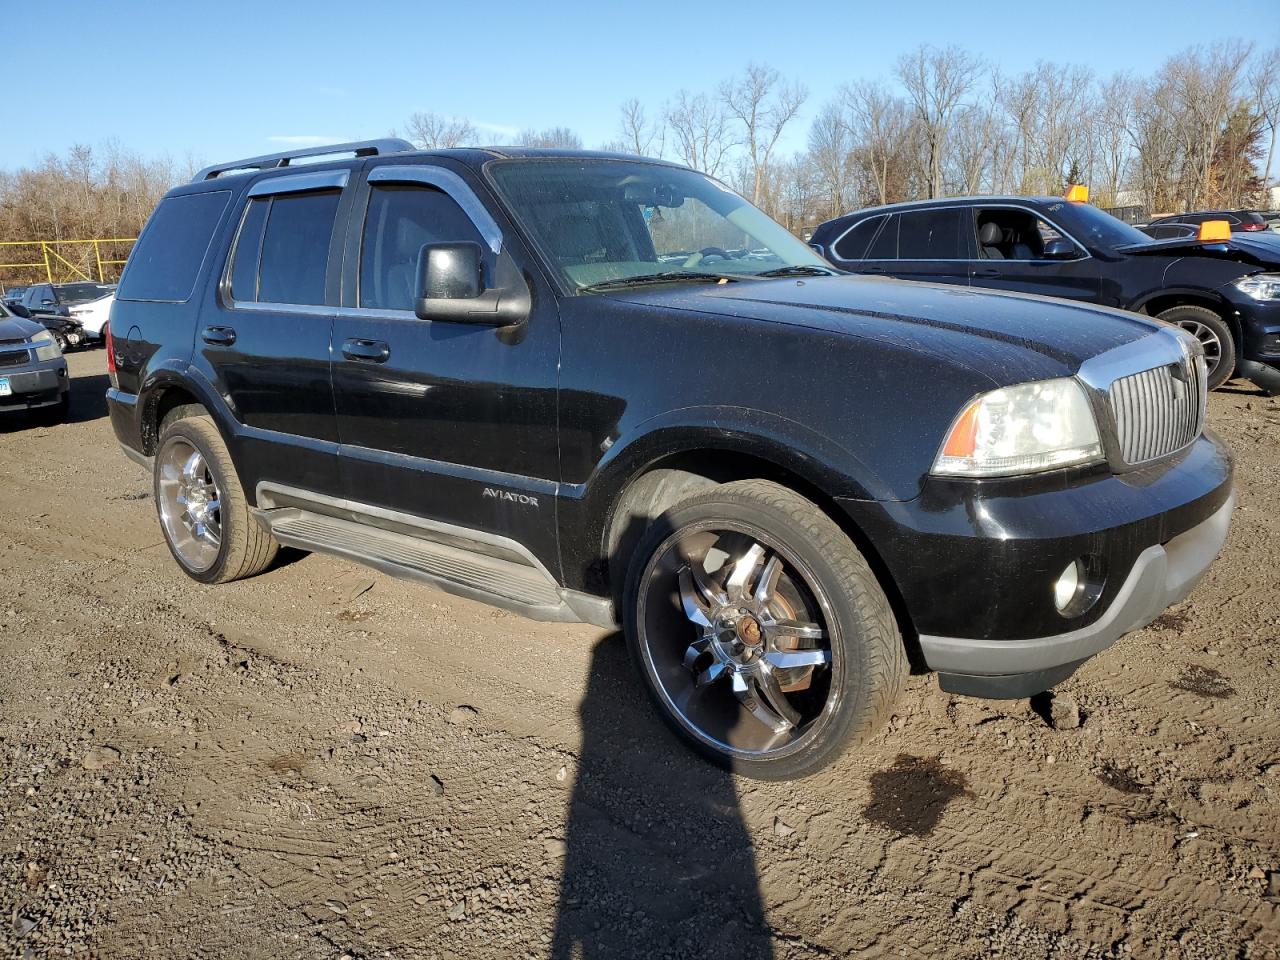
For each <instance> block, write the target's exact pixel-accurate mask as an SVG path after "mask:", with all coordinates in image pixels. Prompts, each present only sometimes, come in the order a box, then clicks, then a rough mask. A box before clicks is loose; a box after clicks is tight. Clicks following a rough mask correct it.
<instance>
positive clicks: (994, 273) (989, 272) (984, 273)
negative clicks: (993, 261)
mask: <svg viewBox="0 0 1280 960" xmlns="http://www.w3.org/2000/svg"><path fill="white" fill-rule="evenodd" d="M973 275H974V276H975V277H998V276H1000V271H999V270H993V269H992V268H991V267H988V268H987V269H985V270H975V271H973Z"/></svg>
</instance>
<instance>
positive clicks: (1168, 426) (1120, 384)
mask: <svg viewBox="0 0 1280 960" xmlns="http://www.w3.org/2000/svg"><path fill="white" fill-rule="evenodd" d="M1207 379H1208V378H1207V376H1206V373H1205V365H1204V360H1203V359H1201V358H1199V357H1186V358H1185V359H1183V360H1182V361H1180V362H1175V363H1167V364H1165V365H1163V366H1159V367H1153V368H1151V369H1150V370H1143V371H1142V372H1141V373H1134V374H1130V375H1129V376H1127V377H1120V378H1119V379H1117V380H1115V381H1114V382H1113V383H1112V384H1111V387H1110V389H1109V390H1108V391H1107V400H1108V404H1109V406H1110V408H1111V417H1112V420H1113V422H1114V423H1115V428H1116V437H1117V439H1118V440H1119V442H1120V455H1121V457H1122V458H1123V459H1124V462H1125V463H1127V464H1130V465H1136V464H1140V463H1147V462H1148V461H1151V460H1156V459H1159V458H1160V457H1163V456H1167V455H1168V454H1170V453H1174V452H1175V451H1178V450H1181V449H1182V448H1183V447H1185V446H1187V445H1188V444H1189V443H1191V441H1193V440H1194V439H1195V438H1196V437H1198V436H1199V435H1200V431H1201V430H1203V429H1204V416H1205V401H1206V398H1207V396H1208V389H1207V386H1208V385H1207V382H1206V381H1207Z"/></svg>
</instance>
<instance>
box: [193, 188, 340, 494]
mask: <svg viewBox="0 0 1280 960" xmlns="http://www.w3.org/2000/svg"><path fill="white" fill-rule="evenodd" d="M349 176H350V172H349V171H347V170H345V169H344V170H336V171H335V170H329V171H316V172H312V173H305V174H294V175H288V176H270V177H267V178H264V179H262V180H260V181H258V183H257V184H255V185H254V186H252V187H250V189H249V197H248V200H247V202H246V204H245V206H244V208H243V210H242V211H241V214H240V220H239V225H238V227H237V233H236V236H235V240H234V244H233V246H232V248H231V253H230V254H229V256H228V259H227V263H226V265H225V269H224V270H223V275H222V281H221V290H220V296H218V297H217V298H214V299H213V301H212V303H211V304H210V305H209V306H206V307H205V308H204V310H203V311H202V313H201V315H200V319H199V323H198V326H197V329H196V342H195V353H194V357H193V361H192V362H193V365H194V366H195V367H196V369H197V370H199V371H200V372H202V373H203V374H204V375H205V376H206V377H207V378H208V379H209V380H210V381H211V382H212V383H213V385H214V386H215V388H216V389H217V390H218V392H219V393H220V394H221V395H222V396H223V397H224V398H226V399H227V401H228V402H229V405H230V407H231V412H232V415H233V416H234V417H235V419H236V420H237V421H238V424H237V428H236V430H235V431H234V436H233V437H231V438H229V439H230V443H231V444H232V446H233V448H234V449H233V450H232V453H233V454H234V455H235V459H236V463H237V465H238V466H239V468H240V470H241V479H242V480H243V481H244V483H245V486H246V487H247V488H249V489H250V490H251V491H252V490H253V489H255V488H256V487H257V485H258V484H259V483H262V482H265V483H269V484H273V485H276V486H283V487H296V488H300V489H302V490H308V491H314V492H318V493H323V494H325V495H328V496H335V497H336V496H340V495H341V482H340V478H339V472H338V435H337V424H336V422H335V419H334V412H333V390H332V387H331V385H330V380H329V365H330V361H329V348H330V339H329V338H330V334H331V332H332V324H333V313H334V306H332V304H336V302H337V300H336V297H337V289H338V276H337V269H336V266H335V267H333V268H332V270H331V267H330V263H331V262H333V263H334V264H337V263H340V262H341V253H342V236H341V231H340V230H336V229H335V227H338V226H339V225H340V224H342V223H343V221H344V215H343V211H344V209H345V205H344V202H343V201H344V193H345V184H346V182H347V179H348V177H349Z"/></svg>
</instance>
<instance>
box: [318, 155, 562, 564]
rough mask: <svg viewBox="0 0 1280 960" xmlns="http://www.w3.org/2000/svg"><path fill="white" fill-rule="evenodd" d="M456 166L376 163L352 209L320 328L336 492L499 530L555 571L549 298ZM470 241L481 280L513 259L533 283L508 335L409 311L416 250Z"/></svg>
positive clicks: (480, 188) (476, 187) (481, 192)
mask: <svg viewBox="0 0 1280 960" xmlns="http://www.w3.org/2000/svg"><path fill="white" fill-rule="evenodd" d="M482 196H487V190H486V188H485V187H484V185H483V184H481V183H480V182H478V181H477V180H475V179H474V178H473V176H472V174H471V173H470V171H469V170H467V169H466V168H465V167H463V166H461V165H456V164H448V163H429V162H424V161H423V160H421V159H420V158H416V159H415V160H414V161H413V162H408V163H405V162H400V163H397V162H391V163H381V164H378V165H376V166H373V167H372V168H371V169H370V171H369V174H368V177H367V180H366V182H365V183H364V184H363V185H362V186H361V189H360V193H359V196H358V198H357V202H356V207H355V210H354V212H353V214H352V218H351V229H350V231H349V237H348V241H347V243H348V246H347V251H346V257H345V265H344V279H343V291H342V301H343V306H342V309H341V310H340V311H339V313H338V317H337V321H336V324H335V327H334V352H333V359H334V366H333V383H334V399H335V403H336V407H337V416H338V433H339V438H340V440H341V444H342V447H341V455H342V456H341V460H342V470H343V476H344V479H345V483H346V491H347V497H348V498H349V499H350V500H352V501H355V502H356V503H359V504H364V505H370V506H374V507H377V508H381V509H383V510H390V511H393V512H395V513H398V514H409V515H411V516H412V517H420V518H426V519H429V520H433V521H438V522H443V523H446V524H449V525H452V526H454V527H457V528H461V529H464V530H468V531H476V530H484V531H499V532H501V533H502V535H503V536H505V537H508V538H510V539H512V540H515V541H517V542H518V543H520V544H521V545H523V546H525V547H526V548H528V549H529V550H530V551H531V552H532V553H534V554H535V555H536V556H537V557H538V559H539V560H540V561H542V562H543V563H544V564H545V565H546V566H547V567H548V568H552V569H555V568H557V567H558V558H557V550H558V546H557V544H556V538H555V493H556V488H557V480H558V477H559V455H558V444H557V439H556V429H557V427H556V379H557V365H558V361H559V351H560V318H559V313H558V310H557V308H556V302H555V298H554V296H553V295H552V293H551V291H550V289H549V288H547V287H546V286H545V284H544V281H543V280H542V279H541V274H540V271H538V270H536V269H534V268H532V266H531V264H530V263H529V260H528V254H527V252H526V251H525V250H523V248H522V247H521V246H520V245H519V243H518V241H517V240H516V238H515V237H514V236H513V232H512V231H511V230H510V229H509V227H508V226H507V225H506V224H505V222H500V221H499V219H497V218H498V217H500V216H501V215H500V214H498V213H496V211H495V210H494V209H493V208H492V207H491V206H490V205H488V204H486V202H485V201H484V200H482V199H481V197H482ZM454 241H469V242H472V243H476V244H479V245H480V247H481V248H482V250H483V251H484V258H485V269H486V275H487V276H492V275H493V272H494V269H495V266H496V263H497V258H498V257H499V256H504V257H514V258H515V262H516V265H517V267H519V268H520V270H521V272H522V273H524V275H525V276H526V278H527V279H528V281H529V282H530V283H531V285H532V287H533V298H532V300H533V307H532V311H531V313H530V315H529V318H528V319H527V320H526V321H524V322H523V323H521V324H518V325H517V326H514V327H510V328H495V327H491V326H484V325H477V324H470V323H455V322H448V321H438V320H437V321H426V320H421V319H419V318H418V317H417V315H416V314H415V313H414V309H413V306H414V299H415V296H416V288H417V283H416V274H417V263H418V256H419V253H420V251H421V249H422V247H423V245H424V244H429V243H443V242H454Z"/></svg>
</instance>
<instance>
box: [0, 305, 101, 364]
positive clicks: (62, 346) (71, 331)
mask: <svg viewBox="0 0 1280 960" xmlns="http://www.w3.org/2000/svg"><path fill="white" fill-rule="evenodd" d="M8 310H9V312H10V313H12V314H14V315H15V316H19V317H22V318H24V319H27V320H32V321H34V322H35V323H39V324H42V325H43V326H44V328H45V329H46V330H48V331H49V332H50V333H51V334H53V337H54V339H55V340H56V341H57V343H58V349H59V350H60V351H61V352H63V353H66V352H67V351H69V350H73V349H75V348H77V347H81V346H84V345H85V343H87V342H88V338H87V337H86V336H85V332H84V324H83V323H81V322H80V321H79V320H76V319H74V318H72V317H65V316H63V315H62V314H58V313H32V312H31V311H30V310H28V309H27V308H26V307H24V306H23V305H22V304H21V303H14V304H10V305H9V306H8Z"/></svg>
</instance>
